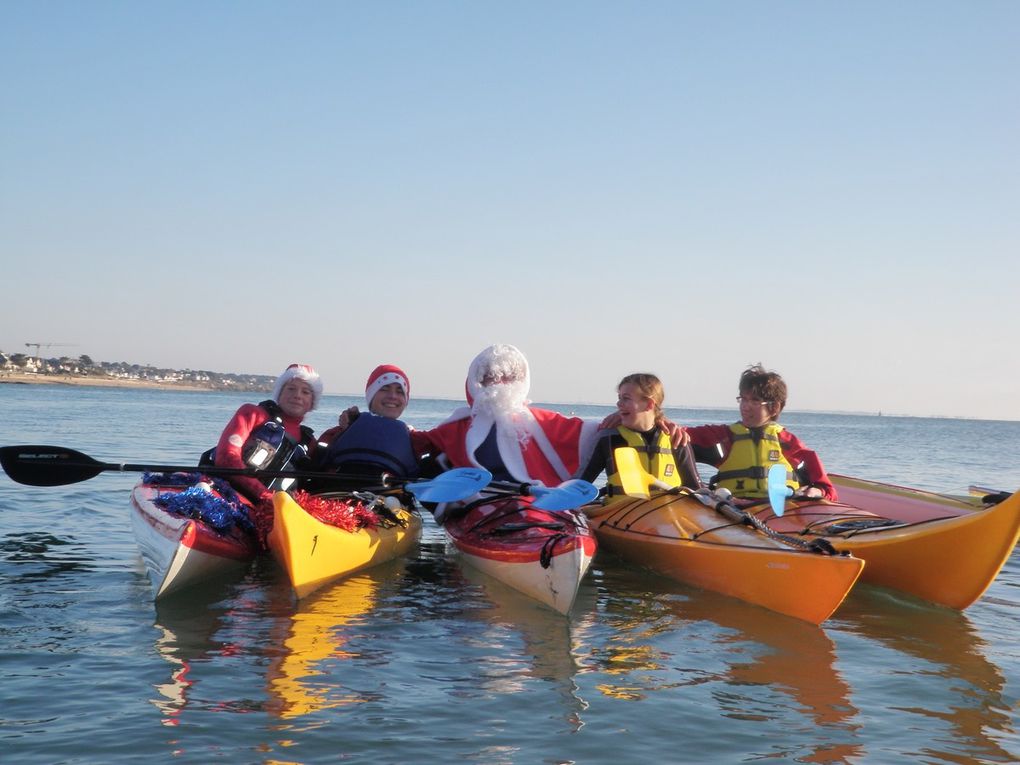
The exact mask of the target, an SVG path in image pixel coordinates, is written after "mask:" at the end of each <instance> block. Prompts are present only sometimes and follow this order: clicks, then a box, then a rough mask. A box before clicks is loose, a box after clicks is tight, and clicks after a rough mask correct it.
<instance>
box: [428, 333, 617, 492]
mask: <svg viewBox="0 0 1020 765" xmlns="http://www.w3.org/2000/svg"><path fill="white" fill-rule="evenodd" d="M466 387H467V394H468V404H469V406H468V407H463V408H461V409H459V410H457V411H456V412H454V413H453V414H452V415H451V416H450V417H449V419H447V420H446V421H445V422H443V423H442V424H440V425H438V426H436V427H435V428H433V429H432V430H428V431H415V432H414V433H412V434H411V440H412V443H413V444H414V447H415V450H416V451H417V453H418V454H419V455H421V454H427V453H432V454H439V453H443V454H445V455H446V458H447V459H448V460H449V462H450V464H451V466H453V467H482V468H485V469H487V470H490V469H493V468H495V467H503V468H505V469H506V472H508V473H509V474H510V476H512V477H513V478H514V479H515V480H517V481H521V482H522V483H542V484H544V485H546V486H555V485H557V484H559V483H561V482H563V481H566V480H567V479H569V478H571V477H572V476H573V475H574V473H576V472H577V470H578V468H579V467H580V465H581V463H582V460H583V459H585V458H586V457H587V456H588V453H589V452H590V451H591V447H592V446H593V445H594V442H595V437H596V435H597V434H596V431H597V429H598V423H596V422H585V421H584V420H582V419H580V418H578V417H567V416H565V415H562V414H560V413H558V412H551V411H549V410H547V409H538V408H536V407H532V406H528V401H527V394H528V391H529V390H530V387H531V378H530V373H529V370H528V362H527V360H526V359H525V358H524V355H523V354H522V353H521V352H520V351H519V350H517V349H516V348H514V347H513V346H512V345H493V346H490V347H489V348H486V349H485V350H484V351H482V352H481V353H480V354H479V355H478V356H477V357H476V358H475V360H474V361H472V362H471V367H470V368H469V370H468V378H467V385H466ZM493 429H495V443H496V448H497V450H498V453H499V458H500V460H501V461H502V463H503V464H502V466H494V465H485V464H483V462H482V461H480V460H479V455H478V449H479V447H481V446H482V444H483V443H484V442H485V440H486V439H487V438H488V437H489V434H490V432H492V431H493ZM494 472H496V471H494Z"/></svg>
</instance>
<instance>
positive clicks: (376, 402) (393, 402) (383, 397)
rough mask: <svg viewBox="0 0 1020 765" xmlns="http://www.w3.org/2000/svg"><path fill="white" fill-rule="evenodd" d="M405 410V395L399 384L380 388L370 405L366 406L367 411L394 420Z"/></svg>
mask: <svg viewBox="0 0 1020 765" xmlns="http://www.w3.org/2000/svg"><path fill="white" fill-rule="evenodd" d="M406 408H407V394H406V393H404V388H403V387H402V386H401V385H400V383H390V384H389V385H384V386H382V387H381V388H380V389H379V390H378V391H377V392H376V394H375V395H374V396H372V403H370V404H369V405H368V411H370V412H371V413H372V414H378V415H380V416H382V417H388V418H389V419H391V420H396V419H397V418H399V417H400V415H402V414H403V413H404V410H405V409H406Z"/></svg>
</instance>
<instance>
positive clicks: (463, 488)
mask: <svg viewBox="0 0 1020 765" xmlns="http://www.w3.org/2000/svg"><path fill="white" fill-rule="evenodd" d="M0 466H3V469H4V472H6V473H7V475H9V476H10V477H11V479H12V480H14V481H17V482H18V483H23V484H26V485H28V486H66V485H68V484H72V483H79V482H81V481H87V480H88V479H90V478H94V477H95V476H97V475H99V474H100V473H103V472H107V471H117V472H122V473H138V472H141V473H179V472H185V473H203V474H205V475H216V476H238V475H243V476H250V477H252V478H278V477H279V478H314V479H316V480H317V481H330V480H343V481H350V480H351V479H358V478H361V479H364V478H365V476H361V475H345V474H340V473H318V472H315V471H302V470H277V471H272V470H256V469H254V468H226V467H213V466H203V467H197V466H195V465H136V464H129V463H125V464H115V463H110V462H99V461H98V460H95V459H93V458H92V457H90V456H88V455H87V454H83V453H82V452H78V451H75V450H74V449H66V448H64V447H62V446H3V447H0ZM491 480H492V474H491V473H489V472H488V471H487V470H480V469H478V468H457V469H455V470H448V471H447V472H445V473H441V474H440V475H439V476H437V477H436V478H433V479H430V480H425V481H410V480H408V479H404V478H396V477H394V476H390V475H386V474H382V475H381V476H380V483H381V484H382V486H381V487H380V488H381V489H393V488H400V487H403V488H404V489H405V490H406V491H409V492H411V493H412V494H414V495H415V496H416V497H418V499H419V500H421V501H422V502H454V501H456V500H460V499H466V498H467V497H470V496H471V495H472V494H477V493H478V492H479V491H481V489H483V488H484V487H485V486H486V485H487V484H488V483H489V482H490V481H491Z"/></svg>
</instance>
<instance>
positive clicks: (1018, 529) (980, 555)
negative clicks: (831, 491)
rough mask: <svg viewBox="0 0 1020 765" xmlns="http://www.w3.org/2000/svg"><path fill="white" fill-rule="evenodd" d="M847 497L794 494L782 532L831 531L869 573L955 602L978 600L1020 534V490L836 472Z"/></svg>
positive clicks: (775, 523) (960, 605)
mask: <svg viewBox="0 0 1020 765" xmlns="http://www.w3.org/2000/svg"><path fill="white" fill-rule="evenodd" d="M831 477H832V479H833V483H834V484H835V485H836V487H837V490H838V491H839V497H840V502H838V503H832V502H827V501H824V500H812V501H790V502H788V503H787V509H786V511H785V512H784V514H783V516H782V517H781V518H777V517H776V516H775V514H774V513H773V512H772V510H771V509H770V508H766V509H762V510H760V511H758V512H756V515H757V517H758V518H759V519H761V520H762V521H764V522H765V523H766V524H767V525H768V526H769V528H772V529H774V530H776V531H778V532H782V533H789V534H796V535H799V536H802V537H804V538H808V539H810V538H819V537H820V538H824V539H826V540H828V541H829V542H830V543H831V544H832V545H833V547H835V548H836V549H838V550H842V551H846V552H849V553H852V554H853V555H855V556H857V557H860V558H863V559H864V560H866V561H867V566H866V568H865V570H864V573H863V575H862V577H861V579H862V581H865V582H868V583H871V584H877V585H880V586H884V587H889V588H892V589H897V590H901V591H904V592H908V593H910V594H912V595H915V596H916V597H919V598H921V599H923V600H927V601H930V602H933V603H937V604H940V605H944V606H948V607H950V608H956V609H960V610H962V609H965V608H967V607H968V606H970V605H971V604H972V603H974V602H975V601H976V600H978V599H979V598H980V597H981V595H982V594H984V592H985V591H986V590H987V589H988V587H989V586H990V585H991V583H992V582H993V581H994V580H995V577H996V576H997V575H998V573H999V571H1000V570H1001V569H1002V567H1003V565H1005V563H1006V561H1007V560H1008V559H1009V556H1010V554H1011V553H1012V551H1013V548H1014V547H1015V546H1016V543H1017V539H1018V537H1020V495H1018V494H1013V495H1012V496H1009V497H1008V498H1007V499H1006V500H1004V501H1002V502H1000V503H998V504H995V505H991V506H982V505H978V504H976V503H975V502H974V501H973V500H968V499H965V498H959V499H957V498H953V497H950V496H947V495H943V494H935V493H933V492H926V491H922V490H920V489H911V488H907V487H902V486H895V485H892V484H884V483H879V482H875V481H866V480H863V479H859V478H850V477H847V476H839V475H834V476H831Z"/></svg>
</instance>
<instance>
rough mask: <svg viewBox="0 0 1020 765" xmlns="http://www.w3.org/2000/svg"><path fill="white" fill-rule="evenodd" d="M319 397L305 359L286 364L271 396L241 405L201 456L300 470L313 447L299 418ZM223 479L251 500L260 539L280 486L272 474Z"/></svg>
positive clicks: (228, 463)
mask: <svg viewBox="0 0 1020 765" xmlns="http://www.w3.org/2000/svg"><path fill="white" fill-rule="evenodd" d="M321 398H322V380H321V379H320V377H319V374H318V372H316V371H315V370H314V369H313V368H312V367H310V366H308V365H307V364H291V365H290V366H289V367H287V368H286V369H285V370H284V371H283V373H282V374H281V375H280V376H279V377H278V378H277V380H276V384H275V385H274V386H273V397H272V398H271V399H268V400H266V401H263V402H261V403H259V404H242V405H241V407H240V408H239V409H238V410H237V411H236V412H235V413H234V416H233V417H231V418H230V422H228V423H227V426H226V427H225V428H224V429H223V432H222V433H221V434H220V439H219V442H218V443H217V444H216V448H215V449H214V450H212V451H211V452H207V453H206V454H205V455H203V461H207V460H208V459H209V458H210V457H211V459H212V464H214V465H215V466H216V467H226V468H252V467H254V468H258V469H261V470H284V469H287V468H293V469H301V468H302V467H304V462H303V459H304V458H305V457H310V456H311V455H312V454H313V453H314V450H315V435H314V433H313V432H312V429H311V428H309V427H307V426H305V425H302V422H303V421H304V419H305V416H306V415H307V414H308V413H309V412H310V411H312V410H313V409H315V407H316V406H318V403H319V400H320V399H321ZM200 464H202V463H200ZM228 480H229V481H230V483H231V484H232V485H233V486H234V488H235V489H237V491H238V492H239V493H240V494H242V495H244V496H245V497H246V498H248V499H249V500H251V502H252V504H253V507H254V512H253V513H252V516H253V517H252V520H253V521H254V522H255V525H256V527H258V529H259V531H260V538H261V539H263V540H264V537H265V534H267V533H268V529H267V528H266V525H267V522H268V523H270V524H271V521H272V498H273V491H274V490H275V489H277V488H286V486H284V485H282V483H281V482H279V481H275V480H273V479H272V478H267V479H266V481H261V480H259V479H258V478H254V477H249V476H231V477H230V478H229V479H228ZM267 516H268V518H267Z"/></svg>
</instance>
